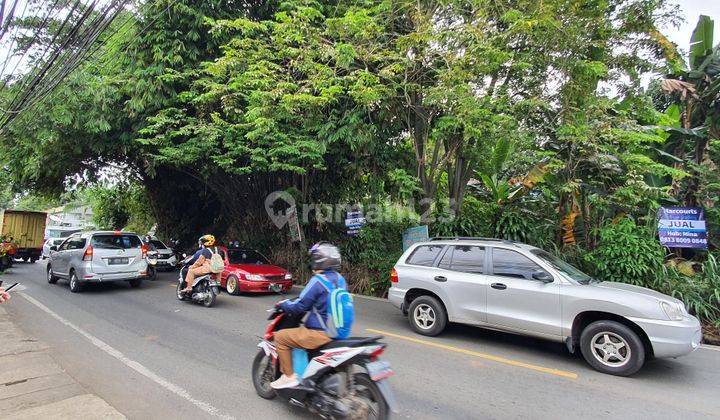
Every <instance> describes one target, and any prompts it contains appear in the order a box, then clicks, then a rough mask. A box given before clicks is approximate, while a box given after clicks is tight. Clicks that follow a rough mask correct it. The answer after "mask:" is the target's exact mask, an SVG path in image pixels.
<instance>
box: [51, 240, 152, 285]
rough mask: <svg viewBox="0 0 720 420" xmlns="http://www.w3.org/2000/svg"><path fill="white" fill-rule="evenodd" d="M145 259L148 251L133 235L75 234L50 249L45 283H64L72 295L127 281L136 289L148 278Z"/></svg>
mask: <svg viewBox="0 0 720 420" xmlns="http://www.w3.org/2000/svg"><path fill="white" fill-rule="evenodd" d="M146 255H147V248H146V247H145V246H144V245H143V243H142V241H141V240H140V237H139V236H138V235H136V234H134V233H127V232H103V231H98V232H83V233H76V234H73V235H72V236H70V237H69V238H67V239H66V240H65V241H64V242H63V243H62V244H60V246H59V247H55V246H53V247H51V251H50V260H49V261H48V264H47V280H48V283H50V284H54V283H56V282H57V281H58V279H66V280H68V281H69V282H70V291H71V292H73V293H77V292H80V291H81V290H82V286H83V285H84V284H87V283H102V282H112V281H128V282H129V283H130V286H132V287H139V286H140V284H141V283H142V279H144V278H145V277H147V262H146V260H145V256H146Z"/></svg>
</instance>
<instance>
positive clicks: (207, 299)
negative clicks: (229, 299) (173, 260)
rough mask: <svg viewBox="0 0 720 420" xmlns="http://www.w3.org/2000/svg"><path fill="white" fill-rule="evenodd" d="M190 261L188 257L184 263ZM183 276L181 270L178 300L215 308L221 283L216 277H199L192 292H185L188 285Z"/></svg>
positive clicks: (211, 275) (210, 275)
mask: <svg viewBox="0 0 720 420" xmlns="http://www.w3.org/2000/svg"><path fill="white" fill-rule="evenodd" d="M189 259H190V257H186V258H185V259H184V260H183V262H184V263H185V264H186V263H187V260H189ZM183 265H184V264H183ZM183 274H184V273H183V270H180V273H179V276H178V284H177V289H176V294H177V298H178V300H182V301H187V300H191V301H193V302H195V303H202V304H203V306H205V307H206V308H209V307H211V306H213V305H214V304H215V299H216V298H217V295H219V294H220V282H219V281H217V279H216V278H215V275H214V274H206V275H204V276H200V277H197V278H196V279H195V285H194V286H193V287H192V290H191V291H189V292H184V291H183V289H185V286H186V283H185V278H184V276H183Z"/></svg>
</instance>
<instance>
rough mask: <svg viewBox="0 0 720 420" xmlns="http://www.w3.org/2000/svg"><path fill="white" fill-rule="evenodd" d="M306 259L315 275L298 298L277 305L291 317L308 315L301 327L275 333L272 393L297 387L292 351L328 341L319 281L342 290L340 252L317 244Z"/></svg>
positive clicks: (325, 295) (324, 294) (324, 298)
mask: <svg viewBox="0 0 720 420" xmlns="http://www.w3.org/2000/svg"><path fill="white" fill-rule="evenodd" d="M310 259H311V265H310V268H311V269H312V270H313V271H314V272H315V275H314V276H313V277H312V278H311V279H310V281H309V282H308V284H307V286H306V287H305V289H303V291H302V293H300V296H299V297H298V298H297V299H295V300H294V301H289V300H284V301H282V302H279V303H278V304H277V306H278V307H280V309H282V310H283V311H285V312H286V313H287V314H288V315H291V316H301V315H303V314H305V313H307V312H310V311H312V312H310V313H309V314H308V316H307V318H306V319H305V322H304V325H302V326H300V327H298V328H288V329H283V330H280V331H278V332H276V333H275V346H276V348H277V352H278V358H279V359H280V371H281V372H282V375H281V376H280V378H278V379H277V380H276V381H274V382H272V383H271V385H270V386H272V387H273V388H274V389H283V388H292V387H295V386H298V385H299V383H300V381H299V379H298V377H297V375H296V374H295V372H294V370H293V361H292V349H294V348H296V349H305V350H314V349H316V348H318V347H321V346H323V345H325V344H327V343H329V342H330V341H332V338H330V337H329V336H328V335H327V334H326V332H325V325H326V324H327V314H328V308H327V300H328V294H329V291H328V289H327V288H326V287H325V286H324V285H323V284H322V283H321V278H322V276H324V278H325V279H326V281H329V282H332V283H334V284H335V285H336V287H338V288H342V289H346V284H345V279H344V278H343V277H342V276H341V275H340V273H338V272H337V270H339V269H340V262H341V256H340V250H339V249H337V247H335V246H334V245H332V244H330V243H327V242H321V243H318V244H315V245H313V247H312V248H310ZM320 318H322V319H320Z"/></svg>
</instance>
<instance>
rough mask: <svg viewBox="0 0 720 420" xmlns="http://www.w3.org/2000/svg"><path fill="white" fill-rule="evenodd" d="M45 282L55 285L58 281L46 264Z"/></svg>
mask: <svg viewBox="0 0 720 420" xmlns="http://www.w3.org/2000/svg"><path fill="white" fill-rule="evenodd" d="M47 281H48V283H50V284H55V283H57V281H58V278H57V277H56V276H55V273H53V270H52V267H50V264H48V268H47Z"/></svg>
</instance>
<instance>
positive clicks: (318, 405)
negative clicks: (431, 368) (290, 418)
mask: <svg viewBox="0 0 720 420" xmlns="http://www.w3.org/2000/svg"><path fill="white" fill-rule="evenodd" d="M270 312H271V315H270V317H269V318H268V320H270V321H271V322H270V325H269V326H268V328H267V330H266V331H265V335H264V337H263V340H262V341H261V342H260V344H258V347H259V348H260V350H259V351H258V354H257V355H256V356H255V359H254V360H253V364H252V381H253V386H254V387H255V391H256V392H257V394H258V395H259V396H260V397H262V398H265V399H268V400H269V399H273V398H275V397H276V396H280V397H281V398H282V399H284V400H287V401H289V402H290V404H292V405H295V406H298V407H303V408H305V409H307V410H309V411H310V412H312V413H314V414H317V415H319V416H321V417H323V418H326V419H380V420H384V419H387V418H388V417H389V415H390V411H392V412H397V403H396V401H395V397H394V395H393V392H392V389H391V388H390V384H389V383H388V381H387V378H389V377H390V376H392V375H393V374H394V372H393V370H392V369H391V368H390V364H389V363H388V362H385V361H381V360H379V359H378V358H379V356H380V355H381V354H382V353H383V351H384V350H385V347H387V344H385V343H381V342H380V340H382V338H383V337H382V336H375V337H355V338H353V337H351V338H348V339H346V340H335V341H331V342H330V343H328V344H326V345H324V346H322V347H320V348H318V349H315V350H311V351H305V350H302V349H294V350H293V368H294V369H295V372H296V374H297V375H298V376H299V377H301V378H302V380H301V381H300V384H299V385H298V386H297V387H294V388H285V389H278V390H276V389H273V388H272V387H271V386H270V383H271V382H272V381H274V380H276V379H277V378H279V377H280V374H281V373H280V365H279V360H278V353H277V349H276V348H275V344H274V342H273V337H274V334H275V332H276V331H279V330H282V329H285V328H294V327H297V326H298V325H299V324H300V320H299V319H298V318H296V317H291V316H289V315H287V314H286V313H285V312H284V311H282V310H281V309H279V308H274V309H271V310H270Z"/></svg>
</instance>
